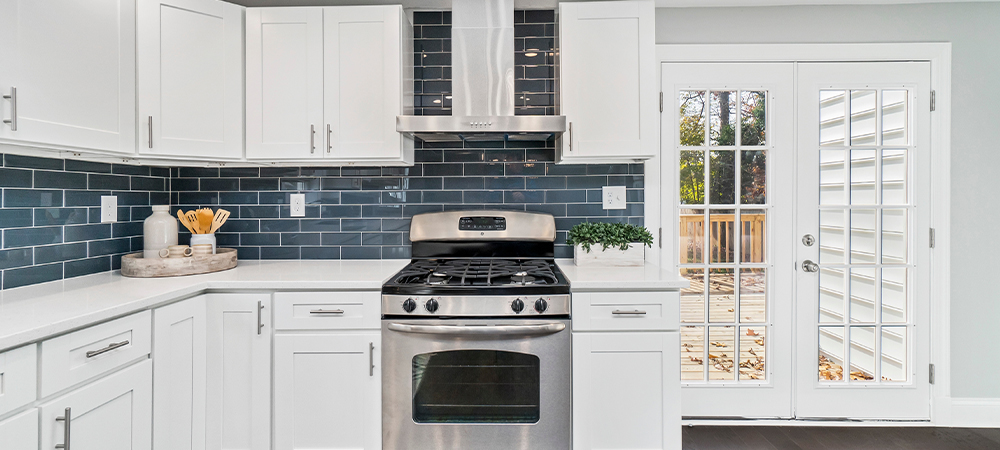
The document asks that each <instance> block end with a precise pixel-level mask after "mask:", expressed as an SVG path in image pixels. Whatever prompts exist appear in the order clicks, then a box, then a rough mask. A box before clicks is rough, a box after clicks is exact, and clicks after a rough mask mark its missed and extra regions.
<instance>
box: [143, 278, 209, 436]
mask: <svg viewBox="0 0 1000 450" xmlns="http://www.w3.org/2000/svg"><path fill="white" fill-rule="evenodd" d="M205 318H206V311H205V298H204V297H195V298H192V299H188V300H185V301H182V302H178V303H174V304H172V305H168V306H164V307H162V308H158V309H156V310H155V311H153V330H154V336H153V382H154V384H153V424H154V426H153V448H155V449H157V450H161V449H162V450H203V449H204V448H205V377H206V374H207V372H206V367H205V366H206V354H205V352H206V350H205V347H206V343H207V341H206V336H205V333H206V331H205Z"/></svg>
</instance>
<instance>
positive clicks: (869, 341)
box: [851, 327, 875, 381]
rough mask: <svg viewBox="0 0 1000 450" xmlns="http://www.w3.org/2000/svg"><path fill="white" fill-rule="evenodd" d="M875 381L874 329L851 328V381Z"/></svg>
mask: <svg viewBox="0 0 1000 450" xmlns="http://www.w3.org/2000/svg"><path fill="white" fill-rule="evenodd" d="M874 379H875V327H851V381H871V380H874Z"/></svg>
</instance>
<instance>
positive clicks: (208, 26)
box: [138, 0, 243, 160]
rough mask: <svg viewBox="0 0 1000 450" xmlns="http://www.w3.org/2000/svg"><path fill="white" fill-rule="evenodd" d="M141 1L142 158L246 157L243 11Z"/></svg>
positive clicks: (196, 2) (187, 0)
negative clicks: (244, 153) (244, 137)
mask: <svg viewBox="0 0 1000 450" xmlns="http://www.w3.org/2000/svg"><path fill="white" fill-rule="evenodd" d="M138 3H139V7H138V10H139V11H138V23H139V38H138V53H139V60H138V83H139V87H138V92H139V95H138V97H139V129H140V132H139V136H140V139H139V152H140V153H141V154H144V155H147V156H180V157H188V158H198V159H209V160H225V159H236V158H242V157H243V8H242V7H240V6H237V5H234V4H232V3H226V2H222V1H218V0H139V2H138ZM151 131H152V134H150V132H151Z"/></svg>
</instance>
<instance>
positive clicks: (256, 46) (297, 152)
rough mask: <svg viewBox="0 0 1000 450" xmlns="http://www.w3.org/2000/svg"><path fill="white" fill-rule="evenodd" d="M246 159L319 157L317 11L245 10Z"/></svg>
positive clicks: (320, 90) (320, 48) (319, 32)
mask: <svg viewBox="0 0 1000 450" xmlns="http://www.w3.org/2000/svg"><path fill="white" fill-rule="evenodd" d="M246 36H247V97H246V98H247V158H251V159H255V158H264V159H274V158H289V159H309V158H321V157H322V156H323V154H324V152H323V150H322V145H323V135H322V134H320V133H321V130H322V129H323V9H322V8H250V9H248V10H247V34H246Z"/></svg>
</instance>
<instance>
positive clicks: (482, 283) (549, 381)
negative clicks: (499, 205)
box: [382, 210, 572, 450]
mask: <svg viewBox="0 0 1000 450" xmlns="http://www.w3.org/2000/svg"><path fill="white" fill-rule="evenodd" d="M410 240H411V241H412V242H413V247H412V248H413V260H412V261H411V263H410V264H409V265H408V266H406V267H405V268H403V270H401V271H399V272H398V273H397V274H396V275H394V276H393V277H392V278H391V279H390V281H389V282H387V283H386V284H384V285H383V287H382V343H383V353H382V364H383V366H382V367H383V372H382V448H383V449H385V450H403V449H406V450H421V449H435V450H438V449H463V450H491V449H505V450H506V449H549V450H558V449H570V448H571V407H570V401H571V397H572V391H571V384H572V378H571V367H572V360H571V356H572V339H571V336H570V331H571V330H570V328H571V327H570V293H569V283H568V282H567V281H566V278H565V277H564V276H563V274H562V272H561V271H560V270H559V267H557V266H556V264H555V262H554V261H553V259H552V258H553V246H554V241H555V221H554V219H553V218H552V216H550V215H547V214H535V213H525V212H511V211H482V210H480V211H452V212H443V213H429V214H421V215H417V216H414V217H413V220H412V222H411V225H410Z"/></svg>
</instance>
